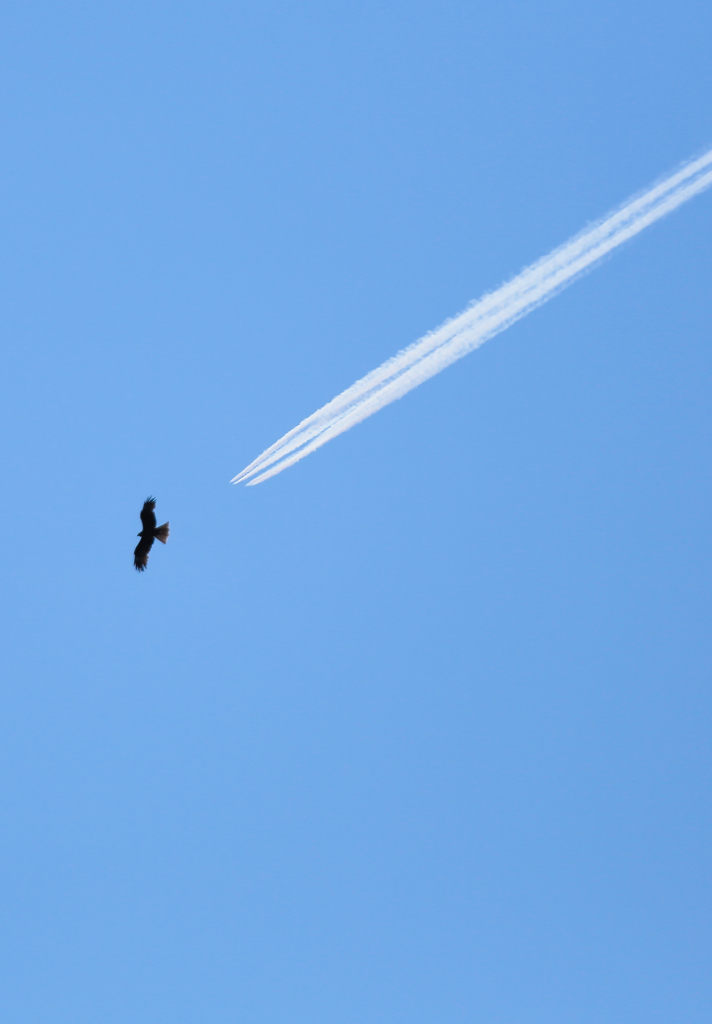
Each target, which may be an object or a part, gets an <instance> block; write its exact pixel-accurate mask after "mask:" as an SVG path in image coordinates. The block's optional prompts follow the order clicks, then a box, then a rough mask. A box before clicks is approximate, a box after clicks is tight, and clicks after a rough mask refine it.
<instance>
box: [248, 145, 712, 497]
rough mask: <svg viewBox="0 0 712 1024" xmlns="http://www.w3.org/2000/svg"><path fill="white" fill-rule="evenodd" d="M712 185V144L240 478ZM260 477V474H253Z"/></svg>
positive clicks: (536, 299)
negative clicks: (707, 149) (704, 151)
mask: <svg viewBox="0 0 712 1024" xmlns="http://www.w3.org/2000/svg"><path fill="white" fill-rule="evenodd" d="M709 185H712V149H711V150H709V151H708V152H707V153H705V154H704V155H703V156H701V157H698V158H696V159H694V160H691V161H690V162H689V163H686V164H684V165H683V166H682V167H681V168H680V169H679V170H678V171H675V172H674V173H673V174H670V175H668V176H667V177H666V178H663V179H662V180H661V181H660V182H658V183H657V184H656V185H653V186H652V187H651V188H649V189H647V190H646V191H645V192H642V193H641V194H640V195H638V196H635V197H633V198H632V199H629V200H628V202H627V203H624V204H623V206H621V207H620V208H619V209H618V210H616V211H614V212H613V213H610V214H608V215H607V216H606V217H604V218H603V219H602V220H600V221H597V222H596V223H595V224H592V225H591V226H589V227H587V228H585V229H584V230H583V231H582V232H581V233H580V234H578V235H576V236H575V237H574V238H572V239H570V240H569V241H568V242H565V243H564V245H562V246H560V247H559V248H558V249H554V251H553V252H551V253H549V255H548V256H544V257H543V258H542V259H540V260H539V261H538V262H537V263H533V264H532V265H531V266H530V267H527V268H526V269H525V270H523V271H522V272H521V273H520V274H518V275H517V276H516V277H514V278H512V280H511V281H508V282H507V283H506V284H503V285H502V286H501V288H498V289H497V290H496V291H494V292H491V293H490V294H489V295H485V296H483V297H482V298H481V299H479V300H478V301H477V302H474V303H473V304H472V305H471V306H470V307H469V308H468V309H466V310H465V312H464V313H461V314H460V315H459V316H457V317H455V318H454V319H453V320H448V321H446V323H444V324H443V325H442V327H439V328H438V329H437V330H436V331H431V333H430V334H426V335H425V337H424V338H421V339H420V340H419V341H416V342H414V343H413V344H412V345H409V346H408V348H404V349H403V350H402V351H401V352H399V353H398V354H397V355H395V356H393V358H392V359H388V360H387V361H386V362H385V363H383V364H382V365H381V366H379V367H378V368H377V369H376V370H372V371H371V372H370V373H368V374H366V376H365V377H362V378H361V379H360V380H358V381H356V383H355V384H352V385H351V387H350V388H347V389H346V391H343V392H342V393H341V394H340V395H337V397H336V398H334V399H332V401H331V402H329V403H328V404H327V405H325V406H323V407H322V408H321V409H318V410H317V411H316V412H315V413H313V414H312V415H311V416H308V417H307V419H305V420H302V422H301V423H300V424H299V425H298V426H297V427H295V428H294V429H293V430H290V431H289V433H287V434H285V435H284V437H282V438H280V439H279V441H276V442H275V444H273V445H272V446H271V447H270V448H267V450H266V451H264V452H263V453H262V454H261V455H260V456H258V458H256V459H255V460H254V462H251V463H250V465H249V466H247V467H246V468H245V469H243V470H242V472H241V473H238V475H237V476H236V477H235V478H234V479H233V481H232V483H238V482H240V481H243V480H244V481H249V483H248V486H251V485H253V484H259V483H262V481H263V480H268V479H269V478H270V477H271V476H275V475H276V474H277V473H281V472H282V470H283V469H286V468H287V466H291V465H292V464H293V463H295V462H298V461H299V459H303V458H304V456H305V455H309V453H310V452H313V451H315V450H316V449H317V448H320V447H321V445H323V444H326V442H327V441H330V440H331V438H332V437H336V436H337V434H341V433H343V432H344V431H345V430H349V429H350V427H353V426H355V425H356V424H357V423H360V422H361V420H364V419H366V417H367V416H371V415H372V414H373V413H374V412H377V411H378V410H379V409H382V408H383V406H384V405H388V404H389V403H390V402H393V401H395V399H396V398H401V397H402V396H403V395H404V394H406V392H408V391H410V390H411V389H412V388H414V387H417V386H418V384H422V382H423V381H424V380H427V379H428V378H429V377H433V376H434V375H435V374H436V373H439V372H440V371H441V370H444V369H445V367H446V366H449V365H450V363H454V362H455V360H457V359H461V358H462V356H465V355H467V353H468V352H472V351H473V349H476V348H479V346H480V345H482V344H483V343H484V342H485V341H487V340H488V339H489V338H492V337H494V335H495V334H499V332H500V331H503V330H504V329H505V328H507V327H509V326H510V324H513V323H514V322H515V321H516V320H520V319H521V318H522V317H523V316H526V314H527V313H529V312H531V310H532V309H534V308H535V307H536V306H540V305H541V304H542V303H543V302H546V301H547V300H548V299H550V298H552V297H553V296H554V295H555V294H556V293H557V292H559V291H561V289H562V288H565V287H566V286H567V285H569V284H571V283H572V281H574V280H575V278H577V277H579V276H580V275H581V274H583V273H584V272H585V271H587V270H590V269H591V268H592V267H593V266H594V264H595V263H597V262H598V261H599V260H601V259H602V258H603V257H604V256H606V255H607V254H608V253H609V252H611V251H612V250H613V249H615V248H616V247H617V246H619V245H622V243H623V242H626V241H628V239H629V238H632V237H633V236H634V235H637V234H638V232H639V231H642V230H643V228H646V227H647V226H648V225H649V224H652V223H653V222H654V221H656V220H659V219H660V218H661V217H664V216H665V214H666V213H670V212H671V211H672V210H674V209H676V208H677V207H678V206H681V205H682V203H685V202H687V200H688V199H692V197H693V196H695V195H697V194H698V192H702V191H703V189H706V188H707V187H708V186H709ZM250 477H253V478H254V479H250Z"/></svg>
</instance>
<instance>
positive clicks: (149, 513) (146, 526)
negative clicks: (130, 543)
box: [134, 498, 170, 572]
mask: <svg viewBox="0 0 712 1024" xmlns="http://www.w3.org/2000/svg"><path fill="white" fill-rule="evenodd" d="M155 507H156V499H155V498H146V500H145V501H144V503H143V508H142V509H141V522H142V523H143V529H142V530H141V532H140V533H139V534H138V536H139V537H140V538H141V540H140V541H139V542H138V544H137V545H136V550H135V551H134V567H135V568H136V569H137V570H138V572H143V570H144V569H145V568H146V566H147V564H148V552H149V551H150V550H151V548H152V547H153V542H154V540H156V538H158V540H160V542H161V544H165V543H166V541H167V540H168V534H169V532H170V531H169V529H168V523H164V524H163V526H156V513H155V512H154V511H153V510H154V508H155Z"/></svg>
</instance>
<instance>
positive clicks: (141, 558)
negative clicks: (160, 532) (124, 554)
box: [134, 537, 153, 572]
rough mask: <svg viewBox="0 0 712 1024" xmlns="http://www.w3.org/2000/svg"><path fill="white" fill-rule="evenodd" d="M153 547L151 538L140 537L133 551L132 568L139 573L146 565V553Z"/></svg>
mask: <svg viewBox="0 0 712 1024" xmlns="http://www.w3.org/2000/svg"><path fill="white" fill-rule="evenodd" d="M152 547H153V537H142V538H141V540H140V541H139V542H138V544H137V545H136V549H135V551H134V568H136V569H138V571H139V572H143V570H144V569H145V568H146V566H147V565H148V552H149V551H150V550H151V548H152Z"/></svg>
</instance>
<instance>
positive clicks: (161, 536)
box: [153, 523, 171, 544]
mask: <svg viewBox="0 0 712 1024" xmlns="http://www.w3.org/2000/svg"><path fill="white" fill-rule="evenodd" d="M170 532H171V531H170V530H169V529H168V523H164V524H163V526H157V527H156V529H155V530H154V531H153V533H154V536H155V537H156V539H157V540H160V542H161V544H165V543H166V541H167V540H168V534H169V533H170Z"/></svg>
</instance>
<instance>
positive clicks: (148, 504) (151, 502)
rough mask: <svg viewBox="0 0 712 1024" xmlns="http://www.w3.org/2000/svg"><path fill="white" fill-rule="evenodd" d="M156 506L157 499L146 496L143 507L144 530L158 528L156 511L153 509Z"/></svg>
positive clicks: (142, 520)
mask: <svg viewBox="0 0 712 1024" xmlns="http://www.w3.org/2000/svg"><path fill="white" fill-rule="evenodd" d="M155 507H156V499H155V498H146V500H145V501H144V503H143V508H142V509H141V522H142V523H143V528H144V530H155V529H156V513H155V512H154V511H153V510H154V508H155Z"/></svg>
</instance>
